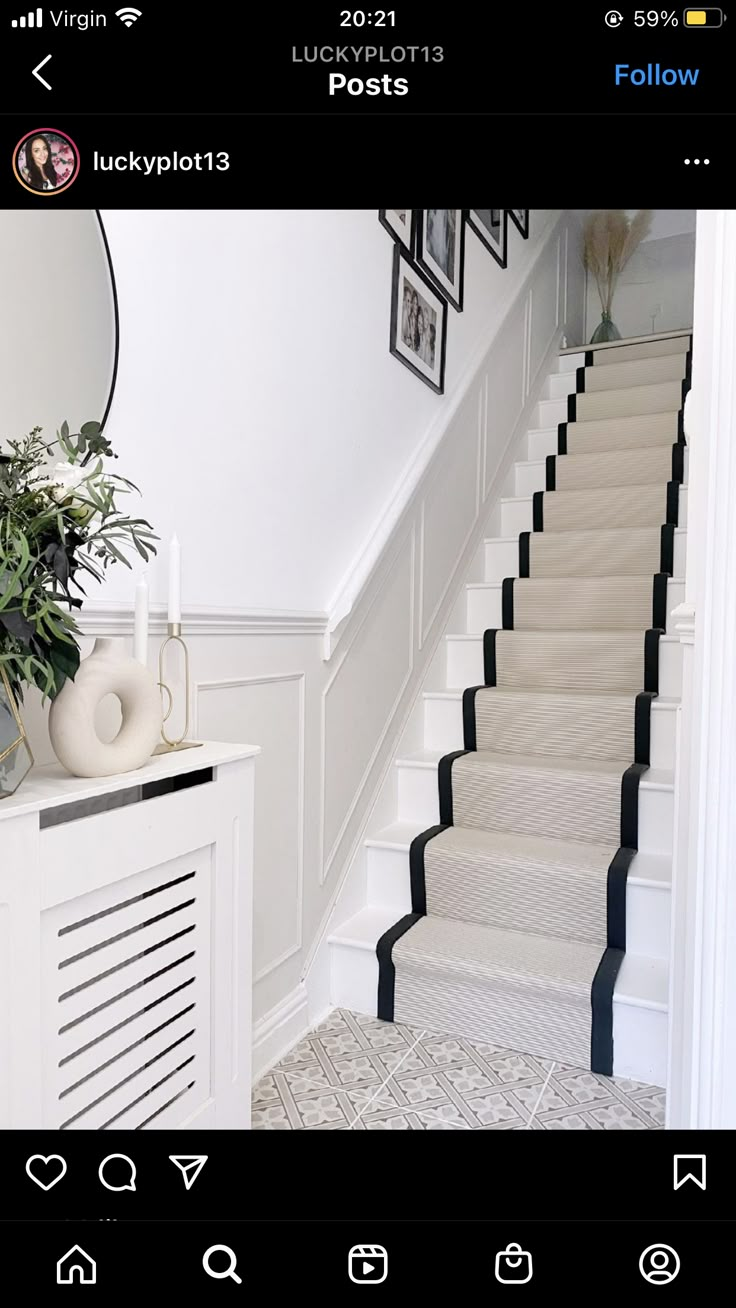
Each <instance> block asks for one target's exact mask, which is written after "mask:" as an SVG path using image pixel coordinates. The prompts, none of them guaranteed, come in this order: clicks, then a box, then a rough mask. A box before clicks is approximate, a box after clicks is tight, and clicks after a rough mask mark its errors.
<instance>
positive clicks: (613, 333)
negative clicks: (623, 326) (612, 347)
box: [590, 313, 621, 345]
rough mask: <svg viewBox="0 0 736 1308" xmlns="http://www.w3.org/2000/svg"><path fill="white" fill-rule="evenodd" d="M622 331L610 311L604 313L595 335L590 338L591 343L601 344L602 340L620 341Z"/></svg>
mask: <svg viewBox="0 0 736 1308" xmlns="http://www.w3.org/2000/svg"><path fill="white" fill-rule="evenodd" d="M620 340H621V333H620V331H619V329H618V327H617V326H616V324H615V322H614V321H613V319H612V318H611V315H610V313H603V314H602V315H601V320H600V322H599V323H598V326H597V327H596V329H595V331H594V332H593V335H592V336H591V338H590V343H591V345H600V343H601V341H620Z"/></svg>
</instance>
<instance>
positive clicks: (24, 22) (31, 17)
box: [10, 9, 43, 27]
mask: <svg viewBox="0 0 736 1308" xmlns="http://www.w3.org/2000/svg"><path fill="white" fill-rule="evenodd" d="M10 26H11V27H43V9H37V10H36V11H35V13H34V11H33V10H32V9H31V10H30V11H29V13H28V17H27V18H26V17H25V16H24V17H23V18H13V19H11V22H10Z"/></svg>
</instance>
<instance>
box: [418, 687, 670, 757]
mask: <svg viewBox="0 0 736 1308" xmlns="http://www.w3.org/2000/svg"><path fill="white" fill-rule="evenodd" d="M650 723H651V741H650V759H649V762H650V764H651V766H652V767H653V768H666V769H668V770H672V769H673V768H674V766H675V734H676V728H677V713H676V710H675V709H674V707H672V708H671V707H669V705H668V707H667V708H659V707H657V705H656V702H655V704H653V705H652V711H651V719H650ZM424 748H425V749H437V750H441V751H442V753H443V754H452V753H453V751H454V750H456V749H464V748H465V743H464V739H463V713H462V703H461V701H460V700H459V699H456V700H452V699H433V698H432V697H431V695H427V696H426V697H425V700H424Z"/></svg>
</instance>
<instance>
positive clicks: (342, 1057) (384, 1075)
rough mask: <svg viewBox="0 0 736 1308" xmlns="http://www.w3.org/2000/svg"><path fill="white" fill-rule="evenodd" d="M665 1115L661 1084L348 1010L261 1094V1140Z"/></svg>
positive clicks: (547, 1126) (634, 1126)
mask: <svg viewBox="0 0 736 1308" xmlns="http://www.w3.org/2000/svg"><path fill="white" fill-rule="evenodd" d="M664 1115H665V1094H664V1091H663V1090H660V1089H658V1088H657V1087H656V1086H649V1085H645V1084H643V1083H641V1082H638V1081H632V1080H628V1079H626V1078H624V1077H607V1076H600V1075H598V1074H596V1073H594V1072H590V1071H587V1070H584V1069H580V1068H574V1067H569V1066H567V1065H564V1064H561V1063H553V1062H552V1061H551V1060H550V1059H547V1058H541V1057H537V1056H536V1055H531V1054H524V1053H519V1052H517V1051H515V1050H508V1049H499V1048H498V1047H497V1046H496V1045H491V1044H488V1043H487V1042H483V1041H477V1042H474V1041H469V1040H466V1039H464V1038H460V1037H455V1036H450V1035H448V1034H447V1033H444V1034H443V1033H441V1032H434V1031H424V1030H422V1029H421V1028H419V1027H412V1026H407V1025H405V1024H403V1023H393V1022H382V1021H380V1020H379V1019H378V1018H376V1017H370V1016H367V1015H366V1014H361V1013H350V1012H347V1011H346V1010H345V1009H336V1010H335V1011H334V1012H332V1013H330V1014H329V1015H328V1016H327V1017H326V1018H325V1019H324V1021H322V1022H320V1024H319V1026H317V1027H316V1028H315V1029H314V1030H313V1031H311V1032H310V1033H309V1035H308V1036H307V1037H305V1039H303V1040H301V1041H300V1042H299V1044H298V1045H295V1047H294V1048H293V1049H291V1050H290V1051H289V1053H288V1054H286V1055H284V1057H283V1058H282V1059H281V1060H280V1062H279V1063H277V1065H276V1066H275V1067H273V1068H271V1070H270V1071H269V1072H268V1073H267V1074H266V1075H265V1076H263V1077H262V1078H261V1080H260V1081H259V1082H258V1084H257V1085H256V1086H255V1087H254V1089H253V1129H254V1130H256V1131H303V1130H305V1131H457V1130H460V1131H468V1130H476V1131H524V1130H532V1131H647V1130H661V1129H662V1128H663V1127H664Z"/></svg>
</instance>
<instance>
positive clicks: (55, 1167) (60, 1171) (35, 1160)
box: [26, 1154, 66, 1190]
mask: <svg viewBox="0 0 736 1308" xmlns="http://www.w3.org/2000/svg"><path fill="white" fill-rule="evenodd" d="M34 1164H35V1166H34ZM26 1171H27V1173H28V1175H29V1176H30V1178H31V1180H32V1181H35V1182H36V1185H39V1186H40V1187H41V1189H42V1190H51V1189H52V1188H53V1186H55V1185H56V1183H57V1181H60V1180H61V1178H62V1177H63V1176H66V1159H64V1158H62V1157H61V1155H60V1154H48V1156H47V1157H45V1158H44V1156H43V1154H32V1155H31V1157H30V1158H29V1159H28V1162H27V1163H26Z"/></svg>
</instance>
